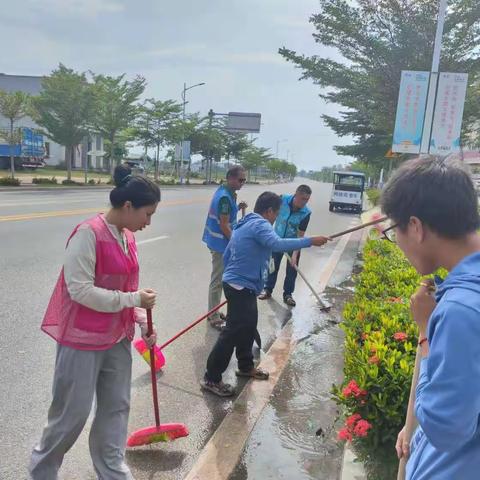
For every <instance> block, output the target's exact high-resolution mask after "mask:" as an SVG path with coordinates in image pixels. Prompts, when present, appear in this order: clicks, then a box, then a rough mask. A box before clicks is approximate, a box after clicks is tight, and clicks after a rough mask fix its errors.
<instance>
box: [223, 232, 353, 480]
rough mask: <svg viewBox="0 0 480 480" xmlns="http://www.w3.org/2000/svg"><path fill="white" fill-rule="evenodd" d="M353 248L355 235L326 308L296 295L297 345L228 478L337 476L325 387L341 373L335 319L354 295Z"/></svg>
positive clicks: (337, 453) (331, 406) (332, 415)
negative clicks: (327, 308) (327, 309)
mask: <svg viewBox="0 0 480 480" xmlns="http://www.w3.org/2000/svg"><path fill="white" fill-rule="evenodd" d="M358 247H359V235H355V236H353V237H352V238H351V240H350V241H349V243H348V244H347V246H346V248H345V251H344V254H343V256H342V260H341V261H340V262H339V264H338V265H337V268H336V269H335V272H334V274H333V275H332V278H331V282H330V284H329V287H328V288H327V289H326V290H325V292H324V295H323V297H324V299H325V300H326V301H328V302H330V303H331V304H332V308H331V310H330V312H328V313H323V312H321V311H320V309H319V308H318V307H316V306H315V305H314V304H313V303H314V302H315V300H314V298H313V296H311V295H305V296H302V297H301V298H299V302H298V303H297V307H296V308H295V309H293V310H292V325H293V329H294V332H295V334H296V335H297V338H298V339H299V340H298V343H297V346H296V348H295V349H294V351H293V353H292V354H291V357H290V359H289V362H288V365H287V367H286V368H285V370H284V372H283V375H282V377H281V378H280V380H279V382H278V384H277V385H276V387H275V389H274V391H273V395H272V397H271V401H270V402H269V404H268V405H267V406H266V408H265V409H264V411H263V412H262V415H261V417H260V419H259V420H258V422H257V424H256V425H255V428H254V430H253V432H252V434H251V435H250V438H249V440H248V443H247V445H246V447H245V449H244V452H243V455H242V458H241V460H240V462H239V464H238V466H237V468H236V470H235V471H234V473H233V474H232V475H231V476H230V478H229V480H258V479H262V480H263V479H265V480H268V479H272V480H282V479H289V480H322V479H325V480H335V479H338V478H340V470H341V463H342V458H343V444H340V443H339V442H337V440H336V433H337V430H338V427H339V425H337V416H338V410H337V408H336V405H335V403H334V402H333V401H332V400H331V397H330V390H331V387H332V384H333V383H337V382H340V381H341V379H342V375H343V374H342V369H343V338H344V336H343V331H342V330H341V329H340V328H339V326H338V322H339V321H340V319H341V312H342V309H343V305H344V304H345V302H346V301H348V300H349V299H350V298H351V296H352V294H353V281H352V269H354V265H355V263H356V258H357V252H358Z"/></svg>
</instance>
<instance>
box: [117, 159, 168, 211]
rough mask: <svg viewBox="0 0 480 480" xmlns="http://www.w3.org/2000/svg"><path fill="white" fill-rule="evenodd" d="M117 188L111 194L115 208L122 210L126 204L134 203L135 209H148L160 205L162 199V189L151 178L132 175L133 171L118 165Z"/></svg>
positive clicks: (124, 165)
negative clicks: (148, 206) (149, 206)
mask: <svg viewBox="0 0 480 480" xmlns="http://www.w3.org/2000/svg"><path fill="white" fill-rule="evenodd" d="M113 182H114V183H115V188H114V189H113V190H112V191H111V192H110V203H111V204H112V207H113V208H121V207H123V205H124V204H125V202H128V201H130V202H132V205H133V208H141V207H146V206H147V205H154V204H155V203H158V202H159V201H160V198H161V193H160V188H158V185H156V184H155V183H153V182H152V181H151V180H150V179H149V178H146V177H142V176H141V175H132V169H131V168H130V167H129V166H128V165H126V164H122V165H118V166H117V167H115V170H114V172H113Z"/></svg>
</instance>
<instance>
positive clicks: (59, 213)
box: [0, 197, 209, 222]
mask: <svg viewBox="0 0 480 480" xmlns="http://www.w3.org/2000/svg"><path fill="white" fill-rule="evenodd" d="M208 200H209V198H207V197H204V198H199V199H197V200H172V201H170V202H168V201H167V202H162V203H161V204H160V206H161V208H163V207H174V206H179V205H195V204H200V203H206V202H207V201H208ZM104 210H107V208H101V207H95V208H81V209H77V210H55V211H52V212H38V213H24V214H20V215H18V214H17V215H4V216H0V222H16V221H21V220H35V219H38V218H51V217H70V216H73V215H85V214H88V213H98V212H101V211H104Z"/></svg>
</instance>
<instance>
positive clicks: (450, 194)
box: [381, 158, 480, 480]
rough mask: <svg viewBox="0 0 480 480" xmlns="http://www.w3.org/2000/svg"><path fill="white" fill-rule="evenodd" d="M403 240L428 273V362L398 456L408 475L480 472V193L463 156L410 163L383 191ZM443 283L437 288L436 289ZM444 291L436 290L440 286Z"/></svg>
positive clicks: (422, 335)
mask: <svg viewBox="0 0 480 480" xmlns="http://www.w3.org/2000/svg"><path fill="white" fill-rule="evenodd" d="M381 204H382V209H383V211H384V212H385V213H386V214H387V215H388V216H389V217H390V219H391V220H392V222H393V225H392V226H391V227H390V228H388V229H386V230H384V235H385V236H386V237H387V238H388V239H389V240H391V241H392V240H393V241H395V242H396V243H397V244H398V246H399V247H400V249H401V250H402V251H403V252H404V253H405V255H406V257H407V258H408V260H409V261H410V263H411V264H412V265H413V266H414V267H415V269H416V270H417V271H418V272H419V273H420V274H421V275H430V274H432V273H434V272H436V271H437V270H438V269H439V268H445V269H446V270H448V272H449V273H448V275H447V277H446V278H445V279H444V280H443V281H442V280H440V279H438V278H436V279H435V285H434V284H433V282H431V283H430V282H429V281H428V280H423V281H422V282H421V284H420V286H419V288H418V290H417V292H416V293H415V295H413V297H412V299H411V312H412V316H413V320H414V321H415V322H416V323H417V325H418V332H419V333H418V344H419V346H420V353H421V366H420V374H419V378H418V384H417V387H416V398H415V416H416V418H417V420H418V424H419V425H418V428H417V429H416V431H415V433H414V435H413V438H412V440H411V442H410V445H409V444H408V441H407V439H406V438H405V430H404V429H403V430H402V431H401V432H400V434H399V436H398V441H397V445H396V448H397V454H398V456H399V457H403V456H405V457H407V456H408V455H410V457H409V460H408V463H407V468H406V480H476V479H478V478H480V422H479V419H480V235H479V234H478V228H479V225H480V219H479V214H478V197H477V192H476V191H475V188H474V186H473V183H472V180H471V178H470V176H469V174H468V172H466V171H465V169H464V167H463V165H461V164H460V163H457V162H455V161H450V160H448V159H447V160H444V159H438V158H427V159H425V158H417V159H414V160H411V161H408V162H406V163H405V164H403V165H402V167H400V168H399V169H398V170H397V172H396V173H395V174H394V176H393V177H392V179H391V180H390V181H389V182H388V184H387V186H386V187H385V190H384V191H383V194H382V199H381ZM435 287H436V288H435ZM435 290H436V291H435Z"/></svg>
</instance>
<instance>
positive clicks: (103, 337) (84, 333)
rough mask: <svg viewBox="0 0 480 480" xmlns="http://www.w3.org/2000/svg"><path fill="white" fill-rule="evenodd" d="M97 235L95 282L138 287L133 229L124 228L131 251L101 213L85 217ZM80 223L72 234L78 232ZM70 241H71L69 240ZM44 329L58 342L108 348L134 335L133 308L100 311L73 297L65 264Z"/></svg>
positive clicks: (112, 287)
mask: <svg viewBox="0 0 480 480" xmlns="http://www.w3.org/2000/svg"><path fill="white" fill-rule="evenodd" d="M82 224H88V225H89V226H90V228H91V229H92V230H93V232H94V233H95V237H96V255H97V258H96V265H95V286H96V287H100V288H105V289H107V290H120V291H122V292H134V291H137V290H138V260H137V246H136V244H135V238H134V236H133V234H132V232H130V231H128V230H125V235H126V238H127V242H128V252H129V253H128V255H126V254H125V252H124V251H123V250H122V248H121V246H120V245H119V244H118V241H117V239H116V238H115V237H114V236H113V235H112V233H111V232H110V230H109V229H108V227H107V225H106V224H105V221H104V220H103V218H102V217H101V215H97V216H96V217H94V218H91V219H89V220H86V221H85V222H83V223H81V224H80V225H82ZM80 225H77V227H76V228H75V230H74V231H73V232H72V234H71V235H70V237H69V239H68V240H69V241H70V239H71V238H72V237H73V236H74V235H75V233H76V232H77V230H78V228H79V227H80ZM67 245H68V242H67ZM42 330H43V331H44V332H45V333H47V334H48V335H50V336H51V337H53V338H54V339H55V340H56V341H57V342H58V343H61V344H62V345H66V346H68V347H72V348H76V349H78V350H106V349H107V348H110V347H112V346H113V345H115V343H117V342H118V340H120V338H122V337H123V336H126V337H127V338H128V339H129V340H132V339H133V336H134V333H135V317H134V309H133V308H125V309H124V310H122V311H121V312H117V313H104V312H97V311H95V310H92V309H90V308H88V307H84V306H83V305H80V304H79V303H77V302H75V301H73V300H72V299H71V297H70V294H69V293H68V289H67V286H66V284H65V279H64V276H63V268H62V271H61V272H60V276H59V278H58V281H57V284H56V285H55V289H54V291H53V294H52V297H51V299H50V302H49V304H48V307H47V311H46V313H45V317H44V319H43V322H42Z"/></svg>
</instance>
